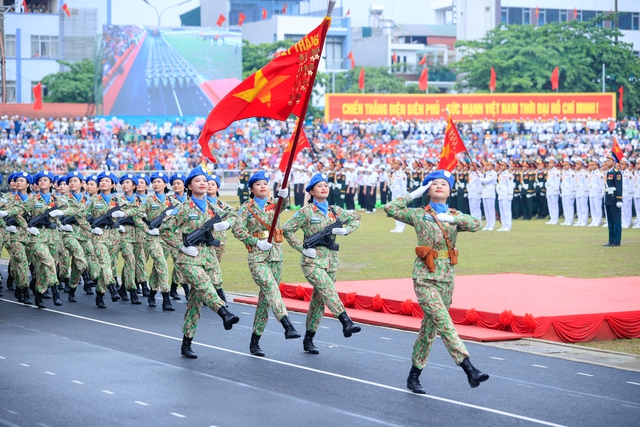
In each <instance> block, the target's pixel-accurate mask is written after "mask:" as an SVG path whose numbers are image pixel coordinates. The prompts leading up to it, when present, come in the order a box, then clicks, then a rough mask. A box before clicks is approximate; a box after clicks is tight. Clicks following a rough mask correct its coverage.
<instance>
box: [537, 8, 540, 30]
mask: <svg viewBox="0 0 640 427" xmlns="http://www.w3.org/2000/svg"><path fill="white" fill-rule="evenodd" d="M539 13H540V12H539V11H538V6H536V25H538V15H539Z"/></svg>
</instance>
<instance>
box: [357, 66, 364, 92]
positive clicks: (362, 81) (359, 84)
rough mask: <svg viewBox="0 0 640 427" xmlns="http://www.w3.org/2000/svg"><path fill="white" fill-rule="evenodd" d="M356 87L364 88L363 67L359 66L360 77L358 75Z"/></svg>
mask: <svg viewBox="0 0 640 427" xmlns="http://www.w3.org/2000/svg"><path fill="white" fill-rule="evenodd" d="M358 88H359V89H360V90H364V67H360V77H358Z"/></svg>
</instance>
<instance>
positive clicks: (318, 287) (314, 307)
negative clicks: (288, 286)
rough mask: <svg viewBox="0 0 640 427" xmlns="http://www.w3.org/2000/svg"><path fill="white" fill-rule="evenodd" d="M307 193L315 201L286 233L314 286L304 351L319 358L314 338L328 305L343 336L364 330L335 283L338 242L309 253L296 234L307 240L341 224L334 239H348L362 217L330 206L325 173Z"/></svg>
mask: <svg viewBox="0 0 640 427" xmlns="http://www.w3.org/2000/svg"><path fill="white" fill-rule="evenodd" d="M306 191H307V192H308V193H309V194H310V195H311V197H312V199H311V200H310V204H308V205H307V206H305V207H303V208H302V209H300V210H299V211H298V212H296V214H295V215H294V216H293V218H291V219H290V220H289V221H287V222H286V223H285V224H284V225H283V226H282V231H283V233H284V238H285V239H287V242H289V244H290V245H291V247H292V248H294V249H295V250H297V251H298V252H300V253H302V257H301V259H300V266H301V267H302V272H303V273H304V277H306V279H307V280H308V281H309V283H310V284H311V285H312V286H313V293H312V294H311V301H310V302H309V311H308V312H307V332H306V333H305V335H304V340H303V341H302V347H303V348H304V351H307V352H309V353H311V354H318V353H319V351H318V348H317V347H316V346H315V345H314V344H313V337H314V336H315V334H316V331H317V330H318V327H319V326H320V321H321V320H322V315H323V314H324V306H325V305H326V306H327V307H328V308H329V310H330V311H331V313H332V314H333V316H334V317H336V318H337V319H339V320H340V323H342V333H343V335H344V336H345V337H346V338H349V337H350V336H351V335H352V334H355V333H358V332H360V326H357V325H354V324H353V322H352V321H351V319H350V318H349V316H348V315H347V312H346V310H345V308H344V305H343V304H342V301H340V297H339V296H338V292H337V291H336V287H335V284H334V282H335V280H336V273H337V272H338V263H339V262H338V248H337V246H338V245H337V244H335V239H332V238H331V236H328V239H327V242H328V243H333V244H334V245H335V246H333V247H327V246H325V245H318V246H315V247H309V248H306V249H305V246H304V243H303V242H301V241H300V240H299V239H298V238H297V237H296V235H295V232H296V231H297V230H299V229H302V231H303V232H304V236H305V240H306V239H308V238H309V237H311V236H313V235H314V234H316V233H319V232H322V231H323V230H324V229H325V228H327V226H330V225H331V224H334V223H335V222H336V221H338V220H339V221H341V222H342V223H343V225H344V227H336V228H333V229H332V230H331V235H332V236H333V235H337V236H346V235H347V234H351V233H353V232H354V231H355V230H356V229H358V227H360V215H357V214H353V213H347V211H345V210H344V209H342V208H339V207H337V206H330V205H329V203H328V202H327V197H328V196H329V192H330V191H331V189H330V188H329V182H328V181H327V176H326V175H325V174H323V173H317V174H315V175H314V176H313V177H311V181H309V184H308V185H307V188H306Z"/></svg>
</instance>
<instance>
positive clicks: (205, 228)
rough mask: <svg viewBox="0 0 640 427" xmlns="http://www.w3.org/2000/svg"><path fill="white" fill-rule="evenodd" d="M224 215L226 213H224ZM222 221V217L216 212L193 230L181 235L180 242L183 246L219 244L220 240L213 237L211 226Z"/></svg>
mask: <svg viewBox="0 0 640 427" xmlns="http://www.w3.org/2000/svg"><path fill="white" fill-rule="evenodd" d="M225 217H226V215H225ZM219 222H222V217H221V216H220V215H218V214H216V216H214V217H213V218H211V219H210V220H209V221H207V222H205V223H204V224H202V226H200V227H199V228H198V229H196V230H195V231H192V232H191V233H189V234H183V235H182V243H183V244H184V246H198V245H200V246H203V245H206V246H220V240H218V239H216V238H215V237H213V226H214V225H215V224H217V223H219Z"/></svg>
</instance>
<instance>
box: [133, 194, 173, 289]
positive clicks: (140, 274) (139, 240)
mask: <svg viewBox="0 0 640 427" xmlns="http://www.w3.org/2000/svg"><path fill="white" fill-rule="evenodd" d="M135 196H136V198H137V199H138V200H139V201H140V205H141V206H142V208H141V210H143V211H145V204H146V203H147V200H148V197H147V195H146V194H135ZM147 219H148V217H147ZM135 234H136V238H135V240H134V242H133V255H134V257H135V260H136V261H135V266H136V267H135V283H136V284H141V283H143V282H144V283H146V282H147V281H148V280H151V279H150V278H149V274H148V272H147V260H148V259H149V255H150V248H149V247H148V242H149V239H148V238H149V237H154V236H149V235H148V234H147V227H138V228H135ZM165 261H166V260H165Z"/></svg>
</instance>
